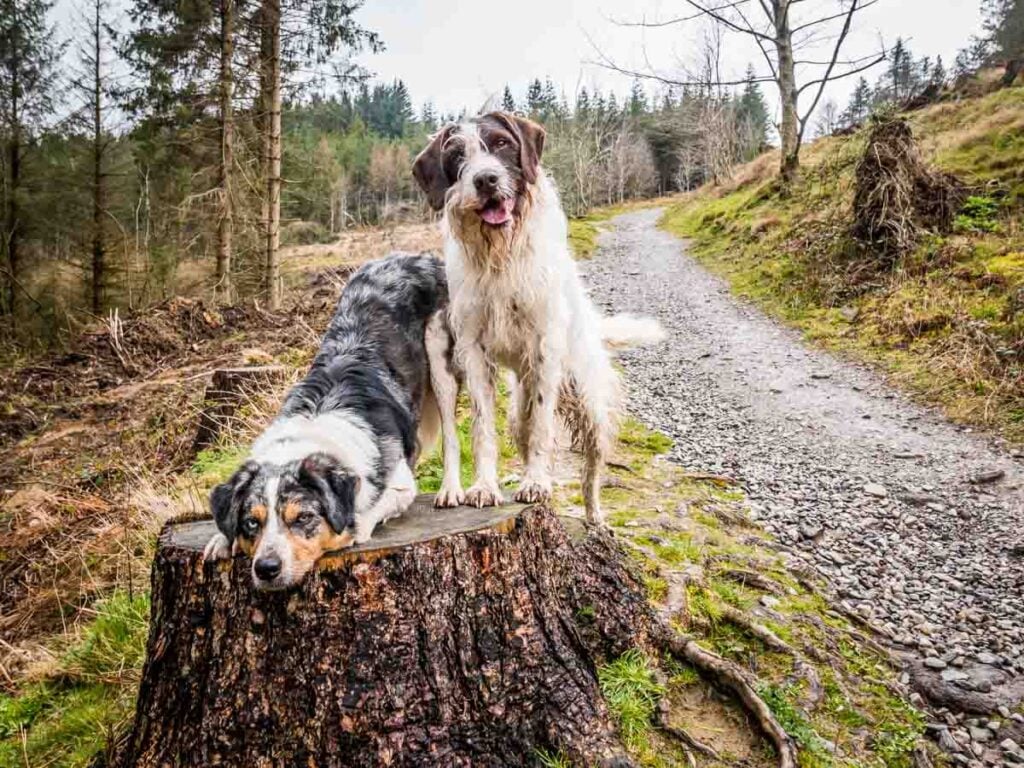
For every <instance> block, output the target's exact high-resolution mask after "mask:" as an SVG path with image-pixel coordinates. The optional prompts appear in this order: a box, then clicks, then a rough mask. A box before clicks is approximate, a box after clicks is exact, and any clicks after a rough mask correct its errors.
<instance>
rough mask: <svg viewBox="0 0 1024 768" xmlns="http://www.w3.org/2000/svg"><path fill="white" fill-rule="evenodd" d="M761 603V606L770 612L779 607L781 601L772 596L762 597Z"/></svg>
mask: <svg viewBox="0 0 1024 768" xmlns="http://www.w3.org/2000/svg"><path fill="white" fill-rule="evenodd" d="M760 602H761V605H763V606H764V607H765V608H768V609H769V610H774V609H775V608H778V607H779V599H778V598H777V597H772V596H771V595H761V600H760Z"/></svg>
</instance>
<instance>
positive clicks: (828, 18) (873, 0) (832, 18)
mask: <svg viewBox="0 0 1024 768" xmlns="http://www.w3.org/2000/svg"><path fill="white" fill-rule="evenodd" d="M877 2H878V0H870V1H869V2H867V3H864V4H863V5H861V6H860V7H859V8H858V9H857V10H860V11H863V10H865V9H866V8H870V7H871V6H872V5H875V4H876V3H877ZM847 13H848V11H842V12H841V13H836V14H833V15H832V16H825V17H824V18H821V19H815V20H814V21H808V22H807V23H806V24H800V25H798V26H795V27H793V29H792V30H790V31H791V32H792V33H793V34H794V35H795V34H796V33H797V32H802V31H803V30H805V29H809V28H810V27H814V26H817V25H818V24H827V23H828V22H830V21H835V20H836V19H842V18H844V17H845V16H846V15H847Z"/></svg>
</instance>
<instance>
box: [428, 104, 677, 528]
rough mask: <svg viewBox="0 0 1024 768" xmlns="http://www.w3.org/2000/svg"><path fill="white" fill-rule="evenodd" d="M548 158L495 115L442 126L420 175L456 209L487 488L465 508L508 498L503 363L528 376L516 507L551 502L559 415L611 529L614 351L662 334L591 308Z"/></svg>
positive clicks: (519, 410) (458, 318)
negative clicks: (500, 381)
mask: <svg viewBox="0 0 1024 768" xmlns="http://www.w3.org/2000/svg"><path fill="white" fill-rule="evenodd" d="M543 151H544V129H543V128H542V127H541V126H539V125H537V124H536V123H534V122H531V121H530V120H526V119H523V118H521V117H517V116H515V115H510V114H507V113H504V112H491V113H489V114H486V115H483V116H480V117H477V118H474V119H472V120H468V121H466V122H463V123H460V124H457V125H449V126H446V127H445V128H443V129H442V130H441V131H440V132H439V133H438V134H437V135H436V136H434V137H433V139H432V140H431V142H430V144H429V145H428V146H427V148H426V149H424V150H423V152H421V153H420V155H419V157H417V158H416V162H415V165H414V167H413V174H414V176H415V177H416V180H417V181H418V182H419V184H420V186H421V187H422V188H423V191H424V192H425V193H426V194H427V197H428V199H429V202H430V205H431V206H432V207H433V208H434V209H435V210H443V211H444V218H443V222H442V228H443V232H444V239H445V262H446V268H447V272H448V285H449V292H450V297H451V305H450V319H451V325H452V331H453V333H454V335H455V351H456V359H457V362H458V363H459V364H460V367H462V368H463V370H464V372H465V381H466V386H467V389H468V391H469V396H470V400H471V403H472V414H473V453H474V458H475V463H476V478H475V482H474V483H473V485H472V487H471V488H470V489H469V490H468V491H467V492H466V494H465V500H466V502H467V503H468V504H470V505H473V506H478V507H482V506H490V505H495V504H500V503H501V501H502V497H501V490H500V488H499V484H498V474H497V472H498V469H497V463H498V442H497V435H496V430H495V402H494V399H495V377H496V373H497V368H498V366H499V365H500V366H504V367H506V368H508V369H510V370H511V371H512V372H513V373H514V374H515V376H516V379H517V387H516V391H515V392H514V397H513V399H512V400H513V406H512V408H513V413H512V414H511V418H510V423H511V424H513V425H514V426H513V431H514V435H515V440H516V444H517V446H518V448H519V453H520V455H521V456H522V458H523V461H524V463H525V469H524V472H523V478H522V482H521V484H520V486H519V488H518V490H517V491H516V494H515V498H516V500H517V501H521V502H526V503H534V502H541V501H546V500H548V499H549V498H550V496H551V485H552V481H551V473H552V458H553V453H554V444H555V416H556V413H558V414H560V415H561V416H562V417H563V419H564V420H565V422H566V424H567V425H568V426H569V428H570V430H571V432H572V435H573V439H574V443H575V445H576V447H577V448H579V449H580V450H581V451H582V452H583V455H584V470H583V482H582V486H583V498H584V501H585V504H586V510H587V518H588V520H590V521H591V522H599V521H600V520H601V509H600V499H599V494H598V492H599V489H600V473H601V468H602V466H603V463H604V460H605V456H606V454H607V451H608V448H609V446H610V444H611V441H612V439H613V437H614V435H615V424H616V414H617V412H618V409H619V404H620V387H619V379H618V375H617V374H616V372H615V370H614V368H613V367H612V362H611V357H610V355H609V352H608V349H607V347H606V344H610V345H613V346H630V345H633V344H642V343H647V342H654V341H657V340H660V339H661V337H662V330H661V327H660V326H659V325H658V324H657V323H656V322H655V321H653V320H647V319H642V318H634V317H629V316H625V315H619V316H615V317H610V318H604V317H602V316H601V315H600V314H599V312H598V311H597V309H596V308H595V307H594V305H593V304H592V303H591V302H590V300H589V298H588V297H587V295H586V292H585V291H584V288H583V285H582V283H581V281H580V278H579V274H578V273H577V271H576V265H575V263H574V262H573V259H572V256H571V255H570V253H569V246H568V231H567V225H566V218H565V214H564V213H563V211H562V206H561V204H560V202H559V199H558V193H557V191H556V190H555V186H554V184H553V183H552V182H551V180H550V178H549V177H548V176H547V174H546V173H545V172H544V170H543V169H542V168H541V166H540V160H541V155H542V154H543ZM451 501H452V499H450V498H449V499H446V500H443V501H442V502H441V503H443V502H449V503H450V502H451Z"/></svg>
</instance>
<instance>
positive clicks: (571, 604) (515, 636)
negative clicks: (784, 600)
mask: <svg viewBox="0 0 1024 768" xmlns="http://www.w3.org/2000/svg"><path fill="white" fill-rule="evenodd" d="M563 523H564V525H563ZM570 531H571V533H570ZM213 532H214V527H213V523H212V522H211V521H200V522H181V523H171V524H169V525H168V526H167V527H166V528H165V529H164V531H163V533H162V534H161V536H160V541H159V549H158V552H157V555H156V559H155V562H154V566H153V589H152V601H153V609H152V625H151V627H152V628H151V630H150V637H149V647H148V658H147V661H146V665H145V669H144V673H143V679H142V684H141V688H140V691H139V700H138V709H137V714H136V719H135V723H134V727H133V731H132V733H131V736H130V738H129V739H128V741H127V742H126V743H125V744H124V746H123V747H122V750H121V754H120V756H119V759H118V764H119V765H121V766H124V767H125V768H127V767H128V766H137V767H138V768H147V767H149V766H152V767H153V768H156V767H157V766H161V767H162V766H186V765H187V766H199V765H202V766H213V765H230V766H247V767H249V766H252V767H257V766H288V767H289V768H290V767H291V766H319V767H324V766H377V765H388V766H407V765H439V766H474V768H479V767H480V766H520V765H536V764H537V756H538V753H539V752H540V751H541V750H544V751H546V752H548V753H551V754H557V753H561V754H562V755H564V756H565V757H566V758H568V759H569V760H570V761H571V762H572V763H573V764H574V765H586V766H596V765H605V766H612V765H616V766H627V765H630V762H629V760H628V759H626V758H625V756H624V753H623V752H622V748H621V746H620V745H619V742H618V739H617V737H616V734H615V728H614V726H613V724H612V723H611V721H610V720H609V716H608V711H607V709H606V707H605V704H604V701H603V699H602V697H601V694H600V690H599V686H598V680H597V674H596V664H597V663H598V661H599V660H603V659H605V658H610V657H613V656H616V655H618V654H620V653H622V652H623V651H625V650H627V649H628V648H630V647H632V646H633V645H634V644H637V643H642V642H643V638H644V636H645V633H646V632H647V628H648V623H649V621H650V617H651V612H650V608H649V606H648V603H647V599H646V596H645V593H644V589H643V587H642V585H641V584H640V583H639V582H638V581H637V580H636V579H635V578H634V577H633V576H632V575H631V573H630V572H629V571H628V569H627V568H626V567H625V566H624V562H623V558H622V555H621V552H620V550H619V548H618V547H617V546H616V545H615V542H614V539H613V537H612V536H611V535H610V534H609V533H607V532H606V531H603V530H594V529H585V528H584V526H583V524H582V523H579V522H577V521H574V520H568V521H563V520H561V519H560V518H557V517H556V516H555V515H554V514H553V513H552V512H551V511H550V510H548V509H546V508H542V507H529V508H523V507H520V506H504V507H500V508H496V509H495V508H491V509H483V510H478V509H470V508H465V507H463V508H459V509H456V510H445V511H438V510H434V509H433V508H432V506H431V502H430V499H429V498H425V497H421V498H420V499H419V500H418V501H417V503H416V505H415V506H414V507H413V509H411V510H409V512H408V513H407V514H406V515H405V516H404V517H402V518H401V519H399V520H396V521H393V522H392V523H389V524H388V525H386V526H383V527H382V528H381V529H379V531H378V534H377V535H376V536H375V537H374V539H373V541H372V542H370V543H369V544H367V545H363V546H360V547H357V548H355V549H352V550H347V551H344V552H340V553H337V554H336V555H332V556H329V557H328V558H325V561H324V562H323V564H322V567H321V568H320V569H319V571H317V572H315V573H313V574H311V575H310V577H309V578H308V579H307V580H306V582H305V583H304V584H303V585H302V586H301V587H300V588H298V589H296V590H294V591H289V592H279V593H259V592H255V591H254V590H253V589H252V586H251V581H250V574H249V562H248V560H246V559H245V558H242V557H239V558H236V559H235V560H234V561H233V562H227V563H220V564H213V563H208V564H204V563H203V562H202V560H201V555H200V553H201V550H202V548H203V546H204V545H205V544H206V541H207V540H208V538H209V537H210V535H212V534H213Z"/></svg>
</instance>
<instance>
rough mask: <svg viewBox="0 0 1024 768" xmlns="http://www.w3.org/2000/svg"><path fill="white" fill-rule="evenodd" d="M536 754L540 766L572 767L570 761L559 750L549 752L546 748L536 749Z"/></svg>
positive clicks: (551, 767) (543, 767) (544, 767)
mask: <svg viewBox="0 0 1024 768" xmlns="http://www.w3.org/2000/svg"><path fill="white" fill-rule="evenodd" d="M536 756H537V763H538V764H539V765H540V766H542V768H572V763H570V762H569V759H568V758H567V757H565V756H564V755H563V754H562V753H561V752H549V751H548V750H546V749H538V750H537V752H536Z"/></svg>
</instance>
